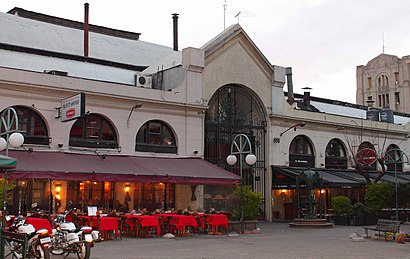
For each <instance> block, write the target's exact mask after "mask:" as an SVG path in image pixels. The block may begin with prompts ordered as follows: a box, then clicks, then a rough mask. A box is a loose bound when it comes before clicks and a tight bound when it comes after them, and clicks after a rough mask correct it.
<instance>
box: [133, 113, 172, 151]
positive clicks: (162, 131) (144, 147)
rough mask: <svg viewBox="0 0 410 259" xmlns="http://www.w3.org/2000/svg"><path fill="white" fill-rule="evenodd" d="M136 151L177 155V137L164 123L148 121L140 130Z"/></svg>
mask: <svg viewBox="0 0 410 259" xmlns="http://www.w3.org/2000/svg"><path fill="white" fill-rule="evenodd" d="M135 151H141V152H155V153H174V154H176V153H177V145H176V143H175V136H174V134H173V132H172V130H171V128H170V127H169V126H168V125H166V124H165V123H163V122H162V121H159V120H152V121H148V122H147V123H145V124H144V125H142V127H141V128H140V129H139V130H138V133H137V138H136V142H135Z"/></svg>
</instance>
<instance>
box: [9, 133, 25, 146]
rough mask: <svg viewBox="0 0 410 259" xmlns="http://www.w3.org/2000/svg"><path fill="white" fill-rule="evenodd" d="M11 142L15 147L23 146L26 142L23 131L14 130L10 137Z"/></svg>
mask: <svg viewBox="0 0 410 259" xmlns="http://www.w3.org/2000/svg"><path fill="white" fill-rule="evenodd" d="M9 143H10V145H11V146H13V147H21V145H23V143H24V136H23V134H21V133H18V132H14V133H13V134H11V135H10V137H9Z"/></svg>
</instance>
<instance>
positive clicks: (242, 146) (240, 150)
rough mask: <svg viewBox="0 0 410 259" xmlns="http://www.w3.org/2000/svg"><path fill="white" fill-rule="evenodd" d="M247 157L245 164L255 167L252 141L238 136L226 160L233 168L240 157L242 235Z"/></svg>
mask: <svg viewBox="0 0 410 259" xmlns="http://www.w3.org/2000/svg"><path fill="white" fill-rule="evenodd" d="M245 154H247V155H246V157H245V162H246V163H247V164H248V165H250V166H251V165H254V164H255V163H256V156H255V155H254V154H252V145H251V141H250V140H249V138H248V136H246V135H245V134H238V135H236V136H235V138H234V139H233V140H232V145H231V154H230V155H229V156H228V157H227V158H226V162H227V163H228V164H229V165H231V166H233V165H234V164H236V162H237V161H238V159H237V157H236V155H239V173H240V177H241V183H240V188H241V190H240V191H241V221H240V222H241V233H242V234H243V232H244V225H243V200H244V197H243V175H242V170H243V167H242V164H243V160H244V155H245Z"/></svg>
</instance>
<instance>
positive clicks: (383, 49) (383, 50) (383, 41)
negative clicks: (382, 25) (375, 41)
mask: <svg viewBox="0 0 410 259" xmlns="http://www.w3.org/2000/svg"><path fill="white" fill-rule="evenodd" d="M382 43H383V54H384V33H382Z"/></svg>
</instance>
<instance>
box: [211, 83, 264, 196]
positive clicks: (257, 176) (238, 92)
mask: <svg viewBox="0 0 410 259" xmlns="http://www.w3.org/2000/svg"><path fill="white" fill-rule="evenodd" d="M208 104H209V109H208V110H207V112H206V114H205V153H204V155H205V159H206V160H207V161H209V162H211V163H213V164H216V165H218V166H219V167H222V168H225V169H227V170H231V169H232V171H233V172H234V173H236V174H239V166H238V165H236V167H235V166H234V167H233V168H232V167H231V166H229V165H228V164H227V163H226V157H227V156H228V155H229V154H230V147H231V143H232V140H233V139H234V137H235V136H236V135H237V134H240V133H243V134H245V135H246V136H248V138H249V140H250V141H251V144H252V150H253V151H254V153H255V155H256V158H257V161H256V163H255V165H253V166H252V168H248V167H247V166H245V167H246V168H244V170H243V181H244V182H243V183H244V184H245V185H249V186H252V189H253V190H254V191H257V192H261V193H262V194H263V198H265V148H266V147H265V133H266V124H267V123H266V117H267V115H266V111H265V108H264V105H263V103H262V102H261V100H260V99H259V97H258V96H257V95H256V93H255V92H253V91H252V90H250V89H249V88H247V87H244V86H241V85H225V86H223V87H221V88H219V89H218V90H217V91H216V92H215V94H214V95H213V96H212V98H211V99H210V101H209V103H208Z"/></svg>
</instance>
